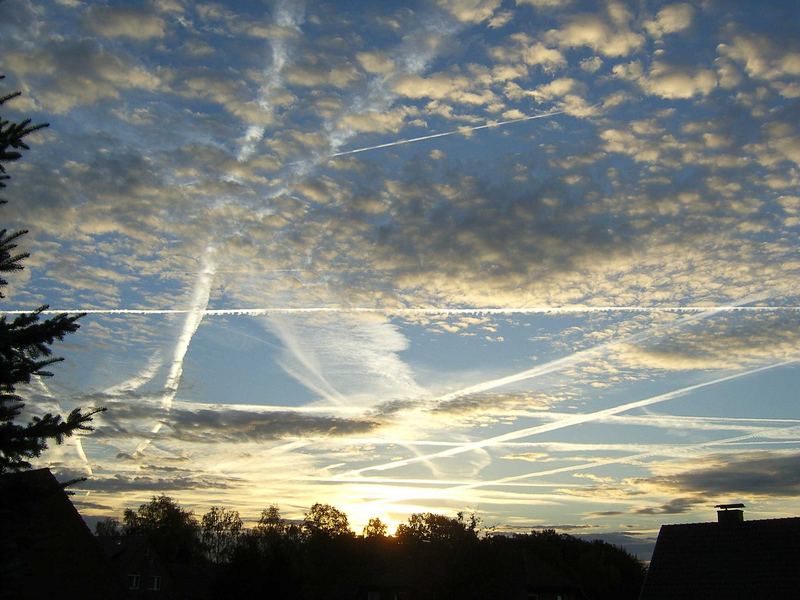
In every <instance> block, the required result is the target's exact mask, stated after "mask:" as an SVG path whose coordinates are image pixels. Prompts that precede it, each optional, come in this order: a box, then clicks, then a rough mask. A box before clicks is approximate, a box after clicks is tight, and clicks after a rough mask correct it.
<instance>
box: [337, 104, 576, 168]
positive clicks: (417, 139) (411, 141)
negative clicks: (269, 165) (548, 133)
mask: <svg viewBox="0 0 800 600" xmlns="http://www.w3.org/2000/svg"><path fill="white" fill-rule="evenodd" d="M565 112H566V111H563V110H557V111H554V112H549V113H544V114H541V115H530V116H528V117H520V118H519V119H508V120H506V121H496V122H492V123H486V124H485V125H476V126H474V127H459V128H458V129H453V130H452V131H443V132H442V133H432V134H430V135H421V136H419V137H413V138H407V139H404V140H397V141H395V142H386V143H385V144H376V145H375V146H365V147H364V148H355V149H354V150H344V151H343V152H335V153H334V154H331V155H329V156H328V157H327V158H328V160H329V159H331V158H337V157H339V156H347V155H348V154H359V153H361V152H369V151H370V150H380V149H381V148H391V147H392V146H403V145H405V144H414V143H416V142H424V141H426V140H433V139H436V138H442V137H447V136H449V135H457V134H459V133H461V134H463V133H465V132H467V131H478V130H480V129H491V128H493V127H502V126H504V125H511V124H512V123H522V122H523V121H533V120H534V119H545V118H547V117H554V116H556V115H562V114H564V113H565Z"/></svg>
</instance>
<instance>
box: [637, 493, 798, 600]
mask: <svg viewBox="0 0 800 600" xmlns="http://www.w3.org/2000/svg"><path fill="white" fill-rule="evenodd" d="M719 508H720V509H721V510H720V511H719V512H718V520H717V522H711V523H689V524H681V525H663V526H662V527H661V531H660V532H659V534H658V540H657V541H656V547H655V550H654V551H653V558H652V560H651V562H650V568H649V569H648V571H647V576H646V577H645V581H644V585H643V587H642V593H641V596H640V600H662V599H664V600H666V599H667V598H669V599H670V600H672V599H675V598H703V599H705V600H715V599H717V598H719V599H722V598H724V599H725V600H745V599H747V600H753V599H763V598H800V517H792V518H786V519H762V520H756V521H745V520H744V518H743V513H742V511H741V510H739V509H740V508H744V507H743V505H719ZM730 509H734V510H730Z"/></svg>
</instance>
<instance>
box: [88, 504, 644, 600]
mask: <svg viewBox="0 0 800 600" xmlns="http://www.w3.org/2000/svg"><path fill="white" fill-rule="evenodd" d="M97 533H98V535H121V536H145V537H146V538H147V539H148V540H149V541H150V544H151V545H152V546H153V548H154V549H155V551H156V552H157V553H158V554H159V556H160V557H161V558H162V559H163V560H164V561H165V563H166V564H168V565H183V566H184V567H185V566H187V565H191V566H193V567H194V571H193V572H197V569H198V568H200V569H202V571H203V572H204V573H205V575H206V576H207V577H208V578H209V579H208V581H209V584H208V585H207V586H205V590H204V591H203V594H202V595H204V596H205V597H208V598H230V597H237V596H241V597H264V598H298V599H323V598H324V599H326V600H335V599H339V598H341V599H351V598H363V599H367V598H369V599H370V600H371V599H373V598H375V599H380V600H383V599H384V598H392V599H406V598H407V599H412V598H420V599H428V598H431V599H433V598H438V599H442V598H474V599H479V598H486V599H498V598H528V597H530V596H531V595H532V594H538V597H540V598H547V597H553V598H556V597H557V596H561V597H562V598H564V600H566V599H567V598H576V599H577V598H586V599H593V600H603V599H609V600H610V599H612V598H613V599H614V600H619V599H625V598H630V599H635V598H638V594H639V590H640V587H641V584H642V579H643V576H644V567H643V565H642V563H640V562H639V561H638V560H637V559H636V558H635V557H633V556H632V555H630V554H629V553H628V552H626V551H625V550H623V549H621V548H618V547H615V546H612V545H610V544H607V543H605V542H600V541H593V542H587V541H583V540H580V539H578V538H574V537H572V536H569V535H565V534H559V533H556V532H555V531H553V530H545V531H533V532H531V533H528V534H515V535H508V536H507V535H487V534H486V532H485V531H483V530H482V529H481V524H480V521H479V519H477V518H476V517H475V515H471V516H465V515H464V514H462V513H459V514H458V516H456V517H448V516H445V515H439V514H432V513H421V514H414V515H412V516H411V517H410V518H409V519H408V521H407V522H406V523H404V524H401V525H400V526H398V528H397V531H396V533H395V535H394V536H391V537H389V536H387V535H386V526H385V525H384V524H383V523H382V522H381V521H380V519H371V520H370V522H369V524H368V525H367V527H365V528H364V532H363V534H362V535H359V536H357V535H356V534H355V533H353V532H352V531H351V529H350V526H349V523H348V519H347V515H346V514H344V513H343V512H342V511H339V510H338V509H336V508H334V507H332V506H330V505H327V504H315V505H314V506H313V507H311V509H310V510H309V512H308V513H306V515H305V518H304V519H303V521H302V522H299V521H298V522H290V521H287V520H286V519H283V518H282V517H281V514H280V511H279V509H278V507H276V506H270V507H269V508H267V509H266V510H264V511H263V512H262V515H261V518H260V519H259V521H258V523H257V524H256V525H255V526H254V527H252V528H250V529H245V528H244V527H243V526H242V521H241V519H240V518H239V514H238V512H236V511H234V510H228V509H225V508H219V507H214V508H212V509H211V510H210V511H209V512H208V513H206V514H205V515H203V516H202V518H201V519H197V518H196V517H195V516H194V515H193V514H192V513H191V512H190V511H185V510H183V509H182V508H181V507H180V506H179V505H177V504H176V503H175V502H174V501H173V500H172V499H170V498H168V497H166V496H161V497H158V498H153V499H152V500H151V502H149V503H147V504H143V505H141V506H140V507H139V509H138V510H136V511H133V510H130V509H129V510H126V511H125V513H124V516H123V519H122V522H121V523H120V522H118V521H116V520H113V519H107V520H105V521H102V522H100V523H98V525H97ZM184 572H192V571H191V570H189V571H187V570H186V569H184ZM550 594H552V596H551V595H550ZM198 597H199V596H198Z"/></svg>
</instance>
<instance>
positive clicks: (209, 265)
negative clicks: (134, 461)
mask: <svg viewBox="0 0 800 600" xmlns="http://www.w3.org/2000/svg"><path fill="white" fill-rule="evenodd" d="M213 253H214V250H213V248H208V249H207V250H206V254H205V256H204V259H203V262H204V264H203V270H202V271H201V273H200V276H199V277H198V278H197V281H196V282H195V287H194V292H193V294H192V307H193V309H192V310H190V311H189V312H188V313H187V316H186V320H185V321H184V324H183V329H182V331H181V335H180V336H179V337H178V341H177V343H176V344H175V350H174V352H173V356H172V365H171V366H170V369H169V373H168V375H167V382H166V384H165V386H164V387H165V391H164V395H163V397H162V401H161V407H162V409H163V410H165V411H169V410H170V409H171V408H172V401H173V400H174V399H175V396H176V395H177V393H178V386H179V385H180V381H181V375H182V374H183V361H184V359H185V358H186V352H187V351H188V350H189V345H190V344H191V343H192V338H193V337H194V334H195V333H197V329H198V328H199V327H200V322H201V321H202V320H203V317H204V315H205V310H206V309H207V308H208V300H209V298H210V296H211V284H212V283H213V280H214V262H213ZM163 426H164V422H163V421H158V422H157V423H156V424H155V425H154V426H153V428H152V429H151V430H150V432H151V433H152V434H153V435H155V434H157V433H158V432H159V431H161V428H162V427H163ZM151 441H152V438H148V439H146V440H143V441H142V442H141V443H140V444H139V446H138V447H137V448H136V451H135V452H134V455H135V456H139V455H141V453H142V452H143V451H144V450H145V449H146V448H147V447H148V446H149V445H150V442H151Z"/></svg>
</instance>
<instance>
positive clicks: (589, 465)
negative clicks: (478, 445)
mask: <svg viewBox="0 0 800 600" xmlns="http://www.w3.org/2000/svg"><path fill="white" fill-rule="evenodd" d="M798 429H800V428H798V427H796V426H795V427H781V428H774V427H766V428H764V427H762V428H760V429H757V430H756V431H753V432H751V433H748V434H744V435H737V436H734V437H728V438H723V439H719V440H709V441H706V442H698V443H696V444H687V445H673V446H671V448H672V449H673V451H678V452H680V453H681V454H684V453H686V452H687V451H692V450H699V449H702V448H708V447H711V446H722V445H726V444H736V443H738V442H742V441H745V440H750V439H752V438H754V437H758V436H759V435H763V434H765V433H776V432H785V433H789V432H792V431H797V430H798ZM661 454H663V450H651V451H647V452H641V453H638V454H630V455H628V456H619V457H616V458H601V459H597V460H592V461H588V462H584V463H581V464H577V465H569V466H566V467H557V468H554V469H546V470H544V471H534V472H532V473H523V474H522V475H511V476H509V477H501V478H499V479H491V480H487V481H476V482H470V483H466V484H462V485H459V486H456V487H452V488H449V489H448V490H447V491H448V492H455V491H459V490H466V489H472V488H478V487H486V486H495V485H507V484H510V483H512V482H518V481H520V480H523V479H530V478H533V477H545V476H547V475H557V474H559V473H569V472H572V471H584V470H586V469H593V468H595V467H601V466H606V465H613V464H620V463H630V462H638V461H640V460H641V459H643V458H650V457H652V456H660V455H661Z"/></svg>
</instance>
